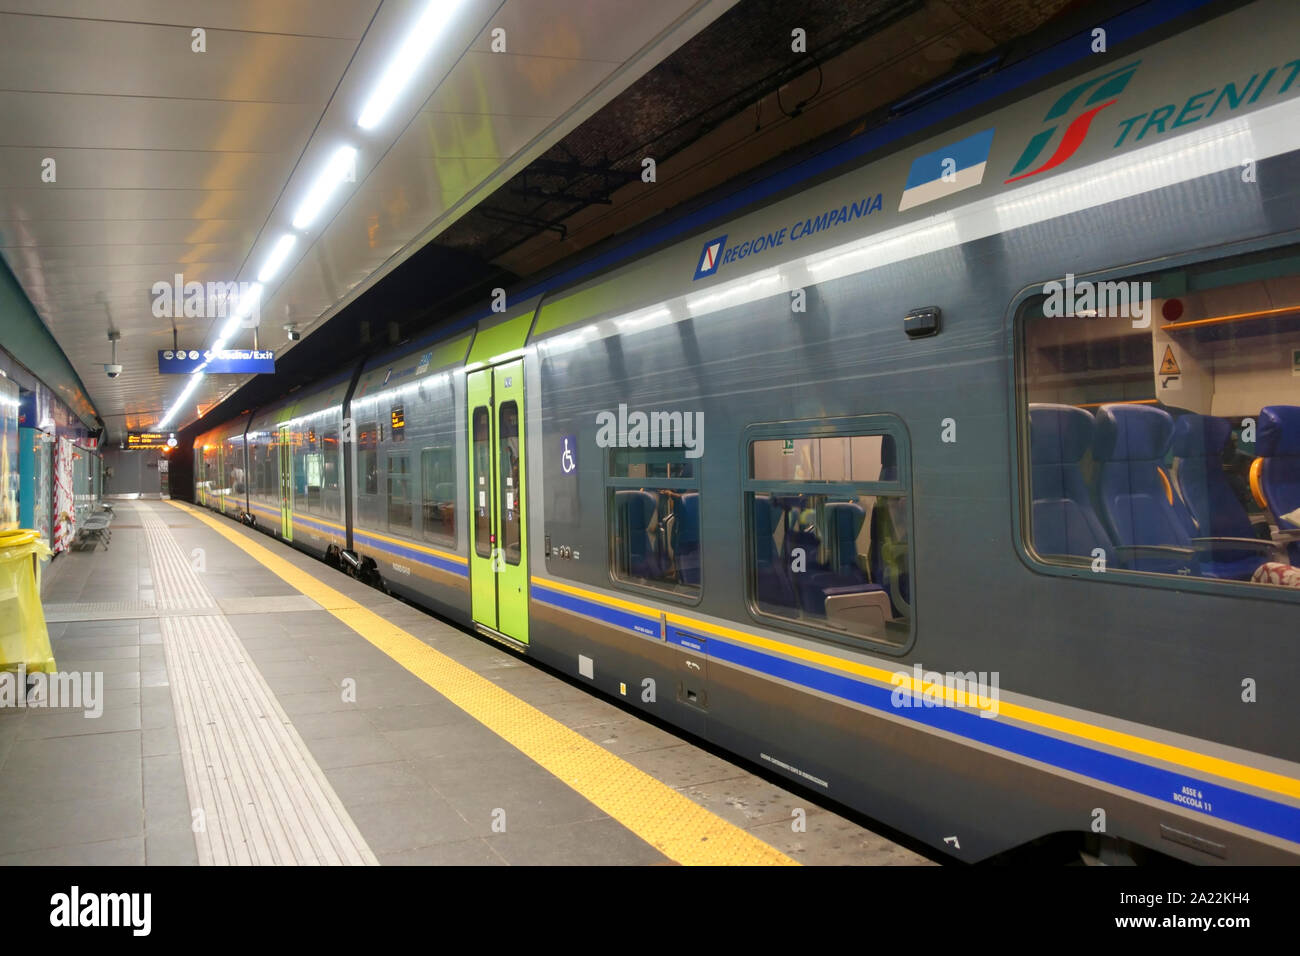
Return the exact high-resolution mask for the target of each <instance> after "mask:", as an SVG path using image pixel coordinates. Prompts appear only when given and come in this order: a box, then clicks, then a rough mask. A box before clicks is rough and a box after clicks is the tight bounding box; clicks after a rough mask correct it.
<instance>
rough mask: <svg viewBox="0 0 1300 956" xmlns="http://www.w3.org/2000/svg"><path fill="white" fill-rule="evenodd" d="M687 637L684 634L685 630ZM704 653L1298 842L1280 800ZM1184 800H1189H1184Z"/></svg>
mask: <svg viewBox="0 0 1300 956" xmlns="http://www.w3.org/2000/svg"><path fill="white" fill-rule="evenodd" d="M532 595H533V597H534V598H535V599H536V600H538V601H542V602H544V603H546V604H550V605H553V606H555V607H559V608H562V609H564V610H568V611H572V612H574V613H577V614H584V615H586V616H588V617H594V618H596V619H597V620H600V621H603V622H605V623H607V624H612V625H614V626H615V627H622V628H626V629H628V630H631V631H635V632H637V633H639V634H648V635H649V636H651V637H658V636H659V631H658V624H659V622H658V621H656V620H654V619H653V618H646V617H643V616H640V615H636V614H630V613H628V612H626V611H623V610H620V609H618V608H612V607H608V606H606V605H603V604H599V603H597V602H595V601H586V600H583V599H582V598H578V597H573V596H571V595H568V594H565V593H562V592H559V591H553V590H551V589H549V588H544V587H540V586H538V585H536V584H534V585H533V587H532ZM682 634H683V635H685V632H682ZM700 643H704V642H700ZM704 649H705V653H707V654H708V656H709V658H710V659H711V660H716V661H722V662H726V663H729V664H735V665H738V666H740V667H745V668H748V669H750V670H753V671H757V672H759V673H761V674H764V675H766V676H768V677H775V678H778V679H780V680H786V681H789V682H790V683H792V684H798V685H799V686H801V687H806V688H809V689H811V690H817V691H821V692H823V693H826V694H831V695H833V696H835V697H839V698H841V699H843V700H849V701H853V702H855V703H858V704H862V705H864V706H866V707H870V708H871V709H873V710H877V711H880V712H882V713H887V714H893V715H895V716H897V717H902V718H904V719H907V720H911V721H915V722H916V723H919V724H924V725H925V726H928V727H933V728H934V729H936V730H942V731H946V732H948V733H951V734H955V735H957V736H960V737H964V738H966V739H967V740H974V741H977V742H979V743H982V744H987V745H988V746H991V747H996V748H997V749H999V750H1003V751H1006V752H1007V753H1011V754H1016V755H1018V756H1021V757H1026V758H1028V759H1030V760H1036V761H1039V762H1040V763H1045V764H1048V765H1050V766H1052V767H1056V768H1058V769H1061V770H1066V771H1069V772H1071V773H1077V774H1081V775H1082V776H1085V777H1089V778H1091V779H1093V780H1097V781H1101V782H1103V783H1108V784H1111V785H1113V786H1116V787H1122V788H1123V789H1125V790H1129V791H1132V792H1134V793H1139V794H1142V795H1144V796H1148V797H1153V798H1155V799H1157V800H1160V801H1162V802H1165V803H1170V804H1173V805H1174V806H1180V807H1185V808H1188V809H1193V810H1196V809H1200V811H1201V812H1202V813H1205V814H1206V815H1207V816H1209V817H1212V818H1214V819H1218V820H1226V821H1228V822H1231V823H1236V824H1239V825H1241V826H1245V827H1250V828H1251V829H1253V830H1258V831H1260V832H1262V833H1268V834H1272V835H1273V836H1277V837H1281V838H1282V839H1284V840H1291V841H1293V842H1296V843H1300V807H1294V806H1290V805H1288V804H1284V803H1278V802H1277V801H1275V800H1269V799H1267V798H1265V797H1259V796H1255V795H1254V794H1250V793H1243V792H1241V791H1239V790H1233V789H1230V788H1227V787H1223V786H1221V785H1219V784H1210V783H1205V782H1204V781H1202V780H1200V779H1198V778H1196V777H1193V776H1190V775H1188V774H1184V773H1178V772H1176V771H1172V770H1165V769H1162V768H1160V767H1153V766H1150V765H1148V764H1144V763H1141V762H1140V761H1137V760H1133V759H1130V758H1128V757H1122V756H1119V755H1118V754H1112V753H1107V752H1105V751H1102V750H1095V749H1093V748H1091V747H1088V746H1085V745H1083V744H1077V743H1073V742H1071V741H1066V740H1060V739H1058V738H1056V737H1051V736H1048V735H1047V734H1042V733H1039V732H1037V731H1034V730H1029V729H1027V728H1023V727H1018V726H1015V725H1012V724H1010V723H1007V722H1006V721H1004V720H998V719H996V718H988V717H981V716H980V715H979V713H978V712H977V711H972V710H968V709H962V708H958V707H925V706H918V700H919V695H916V696H915V697H914V698H913V700H912V704H913V706H911V707H895V706H894V704H893V701H892V697H893V688H890V687H882V686H880V685H878V684H873V683H867V682H864V681H860V680H856V679H854V678H852V677H848V676H846V675H844V674H837V673H834V672H830V671H824V670H820V669H818V668H816V667H812V666H809V665H807V664H802V663H799V662H796V661H791V660H786V659H785V658H783V657H778V656H775V655H772V654H767V653H764V652H763V651H759V650H755V649H754V648H752V647H748V646H745V645H742V644H736V643H733V642H731V641H728V640H726V639H725V638H721V637H718V636H716V635H709V637H708V638H707V643H706V644H704ZM1185 787H1186V788H1189V789H1191V790H1193V791H1194V792H1195V794H1196V795H1188V794H1185V793H1184V788H1185ZM1179 797H1183V798H1184V799H1182V800H1180V799H1178V798H1179ZM1196 802H1199V803H1200V804H1201V807H1200V808H1198V807H1197V806H1196V805H1195V803H1196ZM1206 808H1208V809H1206Z"/></svg>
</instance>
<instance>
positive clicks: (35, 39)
mask: <svg viewBox="0 0 1300 956" xmlns="http://www.w3.org/2000/svg"><path fill="white" fill-rule="evenodd" d="M0 35H2V36H4V37H5V47H6V55H5V57H4V58H3V59H0V89H6V90H13V89H21V90H26V91H35V92H42V93H82V92H85V91H87V90H94V91H95V92H96V95H99V96H166V97H170V98H174V99H192V100H211V99H221V100H244V101H249V102H263V103H265V102H279V103H308V104H312V105H313V106H315V105H317V104H319V103H320V102H322V101H323V100H325V99H327V98H328V97H329V95H330V93H331V92H332V91H333V89H334V86H335V84H336V83H337V82H338V78H339V76H340V75H342V70H343V67H345V66H346V65H347V62H348V58H349V57H350V56H351V55H352V52H353V50H354V49H356V43H355V42H354V41H351V40H342V39H333V38H328V37H313V36H289V35H285V34H268V33H239V32H230V31H225V30H214V29H209V30H208V31H207V36H206V37H205V39H204V43H205V47H206V49H205V50H204V52H201V53H198V52H195V51H194V50H193V49H192V43H193V39H192V37H191V34H190V28H189V27H187V26H175V27H164V26H150V25H146V24H141V23H106V22H104V21H102V20H72V19H64V18H58V17H49V16H16V15H10V14H0Z"/></svg>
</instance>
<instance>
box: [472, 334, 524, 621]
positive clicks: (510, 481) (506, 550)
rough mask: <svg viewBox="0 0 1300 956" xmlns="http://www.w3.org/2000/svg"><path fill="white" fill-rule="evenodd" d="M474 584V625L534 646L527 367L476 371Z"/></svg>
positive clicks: (514, 365)
mask: <svg viewBox="0 0 1300 956" xmlns="http://www.w3.org/2000/svg"><path fill="white" fill-rule="evenodd" d="M468 397H469V403H468V404H469V440H470V450H471V451H470V474H469V483H470V521H469V565H470V568H469V581H470V592H471V606H472V610H473V615H474V621H475V622H476V623H478V624H481V625H482V626H483V627H485V628H488V629H489V630H492V631H495V632H496V633H498V634H501V635H503V636H505V637H509V638H512V639H514V640H516V641H518V642H519V643H521V644H527V643H528V530H527V527H528V526H527V521H526V516H525V514H524V508H525V500H526V498H525V495H524V363H523V361H522V360H520V361H515V362H509V363H507V364H505V365H497V366H494V367H492V368H487V369H482V370H480V371H477V372H471V373H470V374H469V379H468Z"/></svg>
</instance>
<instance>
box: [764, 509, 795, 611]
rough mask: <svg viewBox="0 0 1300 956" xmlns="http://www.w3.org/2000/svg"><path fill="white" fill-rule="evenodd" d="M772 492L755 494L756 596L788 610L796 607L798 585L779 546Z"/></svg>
mask: <svg viewBox="0 0 1300 956" xmlns="http://www.w3.org/2000/svg"><path fill="white" fill-rule="evenodd" d="M779 513H780V512H779V511H778V510H777V507H776V505H775V504H774V503H773V501H772V498H771V496H770V495H754V506H753V522H754V572H755V574H754V578H755V579H754V588H755V594H754V599H755V600H756V601H757V602H758V605H759V606H760V607H764V606H766V607H768V608H773V609H776V610H777V611H778V612H780V611H788V610H790V609H792V608H794V607H795V603H796V600H795V592H794V585H793V584H791V582H790V576H789V574H788V572H787V565H786V563H785V560H784V557H783V556H782V554H781V552H780V551H779V550H778V548H777V546H776V536H775V534H776V520H775V519H776V516H777V515H778V514H779Z"/></svg>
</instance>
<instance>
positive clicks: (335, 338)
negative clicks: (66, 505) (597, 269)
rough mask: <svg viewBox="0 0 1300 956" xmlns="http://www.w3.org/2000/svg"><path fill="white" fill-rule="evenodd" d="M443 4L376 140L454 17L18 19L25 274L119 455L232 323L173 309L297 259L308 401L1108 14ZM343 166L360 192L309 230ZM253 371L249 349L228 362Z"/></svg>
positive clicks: (278, 312) (8, 191) (9, 254)
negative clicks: (387, 105)
mask: <svg viewBox="0 0 1300 956" xmlns="http://www.w3.org/2000/svg"><path fill="white" fill-rule="evenodd" d="M435 2H440V3H442V5H443V7H445V8H446V9H447V10H448V11H450V12H448V13H446V14H445V15H443V16H442V17H441V19H440V20H439V22H438V24H437V27H438V28H437V30H436V38H434V39H433V40H431V43H432V45H431V47H430V52H429V54H428V56H427V57H426V58H425V59H424V60H423V61H422V62H421V65H420V66H419V68H418V69H416V70H415V72H414V74H413V75H412V76H411V78H410V81H409V85H408V86H407V87H406V88H405V91H404V92H403V93H402V94H401V95H399V96H398V97H397V98H396V99H395V100H394V101H393V105H392V107H391V109H390V110H389V112H388V114H387V115H386V116H385V117H384V119H383V120H382V121H381V122H379V123H378V124H377V125H375V126H373V128H369V129H363V128H361V127H360V126H359V125H358V118H359V117H360V116H361V115H362V114H363V111H364V110H365V108H366V107H367V105H368V103H369V101H370V99H371V96H372V94H373V91H374V89H375V87H376V83H377V82H378V81H379V80H380V78H381V77H383V76H384V75H385V70H386V69H387V67H388V65H389V64H390V63H391V62H392V60H393V57H394V55H395V52H396V51H399V50H400V49H401V48H402V44H403V42H404V40H405V38H406V37H408V36H409V35H410V33H411V30H412V26H413V24H416V23H417V22H419V21H420V18H421V16H422V14H424V11H425V10H426V9H427V8H428V4H429V0H276V2H274V3H267V2H262V0H223V2H221V3H214V2H200V0H0V254H3V256H4V258H5V260H6V262H7V263H8V265H9V267H10V269H11V270H12V271H13V272H14V274H15V276H16V277H17V278H18V280H19V282H20V283H21V284H22V286H23V288H24V290H25V291H26V293H27V295H28V297H29V299H30V300H31V301H32V303H33V305H34V307H35V308H36V310H37V312H38V313H39V314H40V316H41V318H42V320H43V321H44V322H45V323H46V325H47V326H48V327H49V328H50V330H51V331H52V332H53V334H54V336H55V338H56V339H57V341H58V342H59V344H60V345H61V346H62V348H63V349H64V352H65V353H66V354H67V356H68V358H69V360H70V361H71V362H72V364H73V366H74V368H75V369H76V370H77V372H78V374H79V375H80V377H81V379H82V381H83V383H84V384H85V385H86V387H87V390H88V392H89V394H90V396H91V398H92V400H93V401H94V402H95V405H96V407H97V409H98V411H99V414H100V416H101V418H102V419H103V420H104V422H105V423H106V425H107V428H108V434H107V436H106V439H107V440H108V441H117V440H120V439H121V438H122V437H123V435H124V433H125V431H126V430H128V429H150V428H153V427H155V426H156V425H157V424H158V422H159V420H160V419H162V418H163V416H164V415H166V414H167V412H168V411H169V409H171V408H172V407H173V406H174V405H177V399H178V396H179V395H180V393H181V392H182V390H183V388H184V386H185V385H186V384H187V382H186V379H187V378H188V377H187V376H177V375H160V374H158V367H157V358H156V356H157V352H158V350H161V349H171V348H172V347H173V340H174V338H175V340H176V341H177V342H179V344H180V345H181V346H182V347H184V348H187V349H189V348H193V349H199V350H203V349H205V348H207V347H210V346H211V345H212V344H213V343H214V341H215V340H217V339H218V337H219V335H220V331H221V329H222V327H223V326H225V325H226V321H227V320H226V319H223V318H220V317H216V316H211V315H209V314H204V315H202V316H186V315H185V314H183V312H184V310H183V309H182V314H180V315H175V316H172V315H166V316H159V315H157V314H156V313H157V312H158V311H159V310H160V309H161V310H162V311H168V310H167V308H166V305H167V303H161V302H160V300H159V291H158V290H159V287H158V286H157V285H156V284H157V283H160V282H163V283H170V284H175V278H174V277H175V276H177V275H181V276H183V279H184V281H186V282H191V281H192V282H199V283H204V284H206V283H209V282H228V281H232V280H246V281H249V282H251V281H253V280H254V279H255V278H256V276H257V273H258V272H259V270H260V269H261V268H262V267H263V265H264V263H265V262H266V260H267V258H268V256H269V254H270V253H271V251H272V249H273V247H274V246H275V244H276V242H277V241H278V240H279V239H280V237H282V236H284V235H293V236H295V237H296V240H295V241H294V243H293V246H292V248H291V249H290V251H289V253H288V255H287V257H286V259H285V261H284V265H283V266H282V267H281V269H280V271H279V272H278V274H276V275H275V276H274V277H272V278H270V279H268V281H267V282H266V283H265V292H264V293H263V298H262V300H261V304H260V316H261V323H260V328H259V331H258V344H259V346H260V347H261V348H271V349H274V350H276V353H277V360H278V362H279V363H280V364H281V366H282V367H283V368H284V369H285V370H286V373H288V375H289V377H288V378H286V379H285V381H289V380H290V379H291V378H292V375H294V374H296V375H297V376H298V378H299V379H302V380H305V378H307V377H309V376H310V375H311V374H314V373H315V372H319V371H326V370H327V369H321V368H319V366H320V365H321V364H322V363H330V362H334V363H337V362H339V361H342V360H343V359H344V358H346V356H347V354H351V352H354V351H355V350H356V349H357V348H364V347H366V343H367V342H373V341H375V340H377V339H380V338H388V337H391V338H397V337H399V336H401V335H404V334H407V333H408V332H410V331H413V330H414V329H415V328H416V327H418V326H420V325H421V324H428V323H429V322H430V321H436V318H437V316H438V314H439V310H440V309H442V308H444V307H451V306H453V305H455V304H456V303H458V302H462V301H463V300H464V299H465V297H466V296H470V295H474V294H477V290H478V289H480V288H481V287H484V285H485V284H486V283H493V282H495V283H502V282H504V281H505V280H507V279H509V278H510V277H513V276H524V275H530V274H533V273H535V272H536V271H538V270H542V269H544V268H546V267H547V266H549V265H551V264H553V263H555V262H556V261H557V260H559V259H562V258H564V257H566V256H569V255H572V254H573V253H575V252H577V251H580V250H581V249H583V248H586V247H587V246H590V245H592V244H594V243H596V242H600V241H602V240H604V239H607V238H608V237H610V236H611V235H614V234H615V233H617V232H620V231H623V230H626V229H628V228H630V227H632V226H634V225H635V224H637V223H638V222H642V221H644V220H646V219H649V218H651V217H653V216H655V215H657V214H660V213H662V212H663V211H664V210H665V209H669V208H671V207H673V206H677V205H680V204H682V203H687V202H690V201H691V200H692V199H694V198H696V197H698V196H700V195H701V194H703V193H705V192H707V191H708V190H709V189H710V188H712V187H714V186H716V185H718V184H720V183H722V182H724V181H726V180H728V179H732V178H734V177H735V176H737V175H741V174H743V173H745V172H746V171H747V170H752V169H754V168H756V167H759V166H761V165H762V164H763V163H764V162H767V161H769V160H772V159H773V158H774V157H777V156H780V155H782V154H785V153H788V152H789V151H790V150H792V149H797V148H800V147H801V146H805V145H806V144H808V143H809V142H810V141H814V140H817V139H818V138H819V137H823V136H827V135H830V134H832V133H833V132H834V131H836V130H841V131H842V130H845V129H850V130H851V128H852V125H853V124H854V123H855V122H861V121H862V120H863V119H864V118H865V117H867V116H868V115H869V114H871V113H872V112H873V111H875V110H878V109H880V108H881V107H882V106H885V105H887V104H888V103H890V102H893V101H894V100H896V99H898V98H900V97H902V96H904V95H906V94H907V93H909V92H910V91H912V90H915V89H917V88H918V87H921V86H923V85H925V84H926V83H928V82H930V81H932V80H934V79H935V78H937V77H941V76H943V75H944V74H946V73H948V72H950V71H952V70H954V69H958V68H961V67H962V66H963V65H965V64H969V63H973V62H978V61H979V59H980V58H981V57H986V56H987V55H988V54H989V52H990V51H994V50H999V49H1003V50H1004V49H1006V48H1007V46H1008V45H1009V44H1014V43H1016V42H1017V41H1019V40H1021V39H1022V38H1024V37H1026V36H1027V35H1029V34H1031V33H1033V32H1034V31H1036V30H1038V29H1039V28H1040V27H1042V26H1043V25H1044V24H1045V23H1048V21H1053V20H1056V21H1065V20H1069V19H1071V18H1073V19H1075V20H1080V18H1086V17H1087V16H1088V15H1089V14H1088V12H1087V11H1086V10H1084V9H1082V8H1083V7H1086V6H1087V4H1082V5H1081V4H1079V3H1077V2H1071V0H803V2H801V3H799V4H791V3H788V2H786V0H655V2H653V3H645V2H644V0H435ZM1120 5H1132V4H1131V3H1130V4H1120ZM1109 6H1115V4H1109ZM427 22H428V21H426V23H427ZM1080 23H1082V20H1080ZM795 28H799V29H802V30H804V31H805V33H806V36H807V51H806V52H805V53H798V52H796V51H793V50H792V49H791V31H792V30H793V29H795ZM498 29H500V30H504V31H505V32H504V36H502V35H500V34H497V35H496V36H495V37H494V34H493V31H494V30H498ZM196 30H201V31H202V33H201V34H196V33H195V31H196ZM200 37H201V40H200ZM494 39H495V41H496V45H497V46H498V47H500V46H501V44H502V42H504V46H505V49H504V51H494V50H493V44H494ZM200 46H201V47H202V50H201V51H200V50H199V49H198V47H200ZM343 146H351V147H353V148H355V149H356V151H357V152H356V157H355V160H354V162H353V164H352V167H353V169H354V175H352V176H350V177H345V180H347V181H344V182H343V183H342V184H341V186H340V187H339V188H338V190H337V194H336V195H334V196H333V197H332V200H331V201H329V202H327V203H326V204H325V206H324V207H323V211H322V212H321V214H320V215H319V216H318V217H317V219H316V220H315V221H314V222H313V223H311V224H310V225H308V226H306V227H304V228H298V229H295V228H294V226H293V220H294V218H295V216H296V214H297V212H298V210H299V209H300V207H301V204H302V203H303V200H304V197H305V196H306V195H307V194H308V193H309V192H310V191H311V189H312V187H313V185H314V183H315V181H316V179H317V177H318V176H319V175H321V172H322V170H323V169H325V168H327V167H329V165H330V163H331V160H332V159H334V158H335V156H336V154H337V153H338V150H339V149H340V147H343ZM646 156H649V157H652V158H654V159H655V160H656V163H657V164H658V169H657V177H656V178H657V182H656V183H655V184H653V185H652V186H647V184H645V183H643V182H642V181H641V178H640V175H639V174H640V170H641V168H642V167H641V161H642V159H643V158H644V157H646ZM50 159H53V160H54V169H55V178H54V180H53V181H46V179H48V178H49V173H48V172H47V170H48V168H49V164H48V163H47V160H50ZM43 174H44V176H45V178H44V179H43ZM352 179H354V180H355V181H351V180H352ZM205 288H206V287H205ZM363 294H364V298H361V297H362V296H363ZM204 306H205V311H206V312H211V311H215V309H216V308H217V307H219V306H217V305H216V304H215V303H208V302H206V301H205V302H204ZM171 311H175V310H174V309H172V310H171ZM287 325H292V326H294V327H295V328H296V329H297V330H298V331H300V332H301V333H302V334H303V336H304V338H303V340H302V341H301V342H298V343H293V342H290V341H289V340H288V335H287V332H286V330H285V326H287ZM362 327H364V331H361V332H360V333H358V329H359V328H362ZM325 328H329V329H331V330H332V331H331V332H329V333H325V334H318V333H319V330H321V329H325ZM110 331H113V332H118V333H120V335H121V338H120V341H119V342H118V347H117V361H118V362H119V363H120V364H122V365H123V366H124V371H123V373H122V374H121V376H120V377H118V378H116V379H113V380H109V379H108V378H106V376H105V374H104V370H103V365H104V363H107V362H108V361H109V356H110V343H109V338H108V334H109V332H110ZM313 339H315V340H316V341H315V347H311V346H312V345H313ZM0 344H3V335H2V334H0ZM251 345H252V333H251V331H249V330H248V329H245V328H241V329H240V330H239V331H238V332H237V333H235V334H232V335H231V337H230V339H229V341H228V346H229V347H239V348H248V347H251ZM340 350H351V351H344V352H343V354H340ZM295 353H299V358H298V360H297V361H295V360H294V354H295ZM278 378H280V377H279V376H277V379H278ZM248 381H249V378H248V377H247V376H230V375H208V376H205V377H204V379H203V380H202V381H200V382H199V383H198V384H197V385H196V387H194V388H193V389H192V390H191V394H189V395H188V396H187V397H186V401H185V402H184V403H183V405H182V406H178V407H177V410H176V413H175V415H174V416H173V418H172V419H171V421H170V422H169V423H168V424H169V427H170V428H172V429H179V428H180V427H182V426H184V425H186V424H187V423H190V422H193V421H194V420H195V419H197V418H199V417H200V415H202V414H203V413H205V412H207V411H208V410H210V409H211V408H213V407H214V406H215V405H217V404H219V403H221V402H222V401H223V400H227V399H229V401H228V402H227V404H230V403H231V402H233V403H235V404H238V403H239V402H240V401H241V400H242V399H243V398H244V397H245V396H246V394H247V390H245V392H244V393H240V394H238V395H237V394H235V393H236V392H237V390H239V389H240V388H241V386H243V385H245V384H246V383H247V382H248ZM259 384H260V387H261V388H262V389H263V390H266V389H268V388H271V387H273V386H272V385H271V384H270V383H269V382H268V381H267V380H266V379H265V378H263V379H262V381H261V383H259ZM281 390H283V388H282V389H281Z"/></svg>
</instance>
